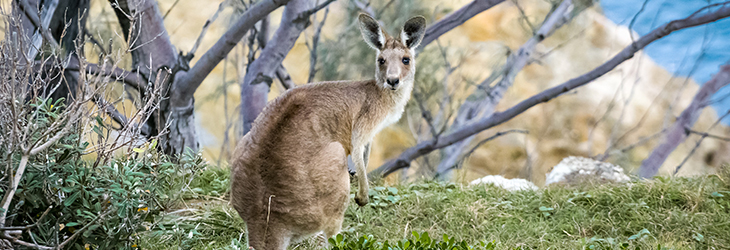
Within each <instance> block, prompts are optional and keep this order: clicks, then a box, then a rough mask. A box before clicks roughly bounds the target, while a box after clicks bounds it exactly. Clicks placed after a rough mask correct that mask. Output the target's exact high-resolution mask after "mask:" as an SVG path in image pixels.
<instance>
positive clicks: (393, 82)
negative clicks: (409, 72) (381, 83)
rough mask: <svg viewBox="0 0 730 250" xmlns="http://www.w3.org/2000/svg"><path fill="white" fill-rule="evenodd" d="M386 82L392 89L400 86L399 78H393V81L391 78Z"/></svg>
mask: <svg viewBox="0 0 730 250" xmlns="http://www.w3.org/2000/svg"><path fill="white" fill-rule="evenodd" d="M385 81H386V82H387V83H388V85H390V86H391V87H396V86H398V78H392V79H391V78H389V79H387V80H385Z"/></svg>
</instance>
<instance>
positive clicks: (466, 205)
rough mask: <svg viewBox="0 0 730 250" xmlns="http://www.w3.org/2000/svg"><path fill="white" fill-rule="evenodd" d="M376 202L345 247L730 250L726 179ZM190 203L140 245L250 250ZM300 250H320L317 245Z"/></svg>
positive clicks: (729, 183)
mask: <svg viewBox="0 0 730 250" xmlns="http://www.w3.org/2000/svg"><path fill="white" fill-rule="evenodd" d="M218 173H219V174H218V176H226V177H227V175H226V174H220V170H219V172H218ZM201 183H202V182H201ZM199 184H200V183H199ZM353 190H355V189H354V187H353ZM218 192H225V190H220V191H218ZM371 195H372V199H371V201H372V202H371V204H370V205H369V206H366V207H363V208H358V207H357V206H356V205H354V202H351V204H350V206H349V208H348V210H347V212H346V215H345V216H346V218H345V223H344V225H343V230H342V234H343V235H344V238H345V239H346V240H357V239H358V238H359V237H361V236H366V235H372V236H373V238H374V239H375V240H377V241H380V242H383V241H385V240H388V241H390V242H394V241H399V240H402V239H404V238H407V237H409V236H410V235H411V234H412V232H419V233H422V232H427V233H428V234H429V235H432V236H433V238H436V239H441V238H442V237H441V235H443V234H447V235H448V236H450V237H455V238H456V239H457V240H463V241H466V242H469V243H470V244H474V245H477V244H478V243H479V242H494V243H495V244H496V245H497V248H496V249H513V248H523V249H636V248H637V247H638V249H658V248H659V249H662V248H666V249H729V248H730V174H727V173H725V174H720V175H712V176H706V177H697V178H657V179H654V180H649V181H633V182H631V183H628V184H602V185H598V184H596V185H592V184H585V185H578V186H571V187H560V186H551V187H549V188H546V189H540V190H538V191H521V192H508V191H505V190H503V189H500V188H497V187H494V186H491V185H479V186H474V187H470V186H463V185H459V184H450V183H438V182H418V183H413V184H405V185H399V186H394V187H389V188H384V187H373V189H372V190H371ZM190 203H191V204H194V205H188V207H192V208H193V209H191V210H189V211H188V212H180V213H177V214H174V215H167V216H166V218H165V223H162V225H164V226H165V229H164V230H163V229H160V228H159V227H155V228H153V229H152V230H151V231H149V232H147V233H145V234H144V236H143V237H142V240H141V241H140V244H139V245H140V246H141V247H143V248H144V249H177V248H178V246H182V247H183V248H185V249H187V248H191V249H245V248H244V247H243V246H245V242H244V241H245V231H244V229H243V228H244V223H243V222H242V220H241V219H240V218H239V217H238V215H237V213H236V212H235V210H233V209H232V208H230V207H228V206H227V203H226V202H225V200H223V199H218V198H216V199H208V200H207V201H206V200H200V199H198V200H194V201H190ZM239 239H240V240H239ZM294 247H296V248H297V249H315V247H314V244H313V243H312V241H311V240H310V241H307V242H304V243H301V244H298V245H295V246H292V248H294Z"/></svg>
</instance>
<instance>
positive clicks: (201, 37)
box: [163, 0, 227, 60]
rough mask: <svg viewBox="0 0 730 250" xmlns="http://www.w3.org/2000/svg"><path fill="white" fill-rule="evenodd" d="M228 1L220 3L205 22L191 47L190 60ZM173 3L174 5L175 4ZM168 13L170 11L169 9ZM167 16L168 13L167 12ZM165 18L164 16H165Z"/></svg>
mask: <svg viewBox="0 0 730 250" xmlns="http://www.w3.org/2000/svg"><path fill="white" fill-rule="evenodd" d="M178 1H179V0H178ZM226 3H227V1H223V2H222V3H221V4H220V5H218V10H216V11H215V14H213V16H211V17H210V18H209V19H208V20H207V21H205V24H203V30H201V31H200V35H198V39H196V40H195V44H193V48H191V49H190V52H188V56H189V57H190V58H189V59H188V60H190V59H193V55H195V52H196V51H197V50H198V46H200V43H201V42H203V37H205V33H207V32H208V28H209V27H210V24H211V23H213V22H214V21H215V20H216V19H218V14H220V13H221V12H222V11H223V9H225V7H226ZM175 4H177V1H175ZM175 4H173V7H174V6H175ZM170 10H172V7H170ZM167 13H170V11H168V12H167ZM165 16H167V14H165ZM163 19H164V17H163Z"/></svg>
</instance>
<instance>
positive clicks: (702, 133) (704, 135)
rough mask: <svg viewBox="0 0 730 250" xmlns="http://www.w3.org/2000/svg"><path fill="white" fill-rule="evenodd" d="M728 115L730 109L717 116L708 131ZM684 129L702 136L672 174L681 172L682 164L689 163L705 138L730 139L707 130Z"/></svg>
mask: <svg viewBox="0 0 730 250" xmlns="http://www.w3.org/2000/svg"><path fill="white" fill-rule="evenodd" d="M728 115H730V111H728V112H725V114H724V115H722V116H721V117H720V118H717V121H715V122H714V123H713V124H712V126H710V128H708V129H707V131H710V130H712V129H713V128H715V126H717V124H719V123H720V122H721V121H722V120H724V119H725V117H727V116H728ZM684 129H685V132H686V133H688V134H690V133H692V134H697V135H700V136H701V137H700V139H699V140H697V142H696V143H695V146H694V147H693V148H692V150H690V152H689V153H688V154H687V156H685V157H684V159H682V162H681V163H679V165H677V167H676V168H674V173H672V175H677V173H679V169H681V168H682V166H684V164H685V163H687V161H688V160H689V157H691V156H692V155H693V154H694V153H695V151H697V148H699V147H700V144H702V141H703V140H705V138H708V137H709V138H713V139H718V140H723V141H730V138H725V137H720V136H717V135H711V134H709V133H707V132H698V131H694V130H692V129H691V128H684Z"/></svg>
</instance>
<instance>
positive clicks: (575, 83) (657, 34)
mask: <svg viewBox="0 0 730 250" xmlns="http://www.w3.org/2000/svg"><path fill="white" fill-rule="evenodd" d="M728 3H729V2H725V3H722V4H713V5H710V6H708V7H705V8H702V9H700V10H698V11H697V12H695V13H694V14H692V15H690V16H689V17H687V18H684V19H679V20H674V21H671V22H669V23H666V24H664V25H662V26H660V27H658V28H656V29H654V30H653V31H651V32H650V33H648V34H646V35H644V36H642V37H640V38H639V39H638V40H636V41H635V42H633V43H631V44H630V45H629V46H627V47H626V48H624V49H623V50H622V51H621V52H619V53H618V54H617V55H616V56H614V57H613V58H611V59H610V60H608V61H607V62H605V63H603V64H601V65H600V66H598V67H597V68H595V69H593V70H591V71H589V72H588V73H585V74H583V75H581V76H578V77H576V78H573V79H571V80H568V81H567V82H565V83H562V84H560V85H558V86H555V87H552V88H549V89H547V90H544V91H542V92H540V93H538V94H536V95H534V96H532V97H529V98H527V99H525V100H523V101H522V102H520V103H518V104H517V105H515V106H512V107H511V108H509V109H507V110H505V111H502V112H497V113H494V114H492V115H491V116H489V117H486V118H482V119H479V120H477V121H474V122H473V123H470V124H468V125H465V126H464V127H462V128H460V129H459V130H457V131H454V132H451V133H450V134H447V135H445V136H442V137H439V138H435V139H433V140H430V141H424V142H421V143H419V144H417V145H416V146H414V147H411V148H409V149H407V150H405V151H404V152H403V153H401V154H400V155H399V156H398V158H396V159H393V160H390V161H388V162H386V163H385V164H383V165H382V166H380V167H378V168H377V169H375V170H373V171H371V172H370V173H369V175H371V176H373V178H374V177H376V176H384V175H388V174H390V173H393V172H394V171H396V170H398V169H401V168H404V167H408V166H409V165H410V162H411V161H413V160H414V159H416V158H418V157H420V156H422V155H425V154H427V153H430V152H432V151H434V150H436V149H440V148H444V147H446V146H449V145H452V144H454V143H456V142H458V141H461V140H463V139H465V138H467V137H469V136H471V135H474V134H476V133H478V132H480V131H483V130H485V129H489V128H492V127H494V126H497V125H499V124H502V123H504V122H506V121H508V120H510V119H512V118H514V117H515V116H517V115H519V114H521V113H523V112H525V111H526V110H528V109H530V108H532V107H534V106H535V105H538V104H541V103H544V102H548V101H550V100H552V99H553V98H556V97H558V96H560V95H561V94H563V93H566V92H568V91H571V90H573V89H575V88H578V87H580V86H583V85H585V84H588V83H589V82H591V81H593V80H595V79H596V78H598V77H600V76H602V75H604V74H606V73H608V72H609V71H611V70H612V69H614V68H616V66H618V65H619V64H621V63H623V62H624V61H626V60H628V59H630V58H632V57H633V56H634V54H636V53H637V52H638V51H639V50H641V49H643V48H644V47H646V46H647V45H649V44H650V43H652V42H654V41H656V40H658V39H660V38H662V37H665V36H667V35H669V34H670V33H672V32H674V31H677V30H681V29H685V28H690V27H695V26H698V25H703V24H707V23H710V22H714V21H717V20H720V19H723V18H726V17H728V16H730V7H728V6H726V5H727V4H728ZM714 7H717V8H716V9H715V10H713V11H708V13H706V14H700V13H701V12H702V11H704V10H708V9H710V8H714Z"/></svg>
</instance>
